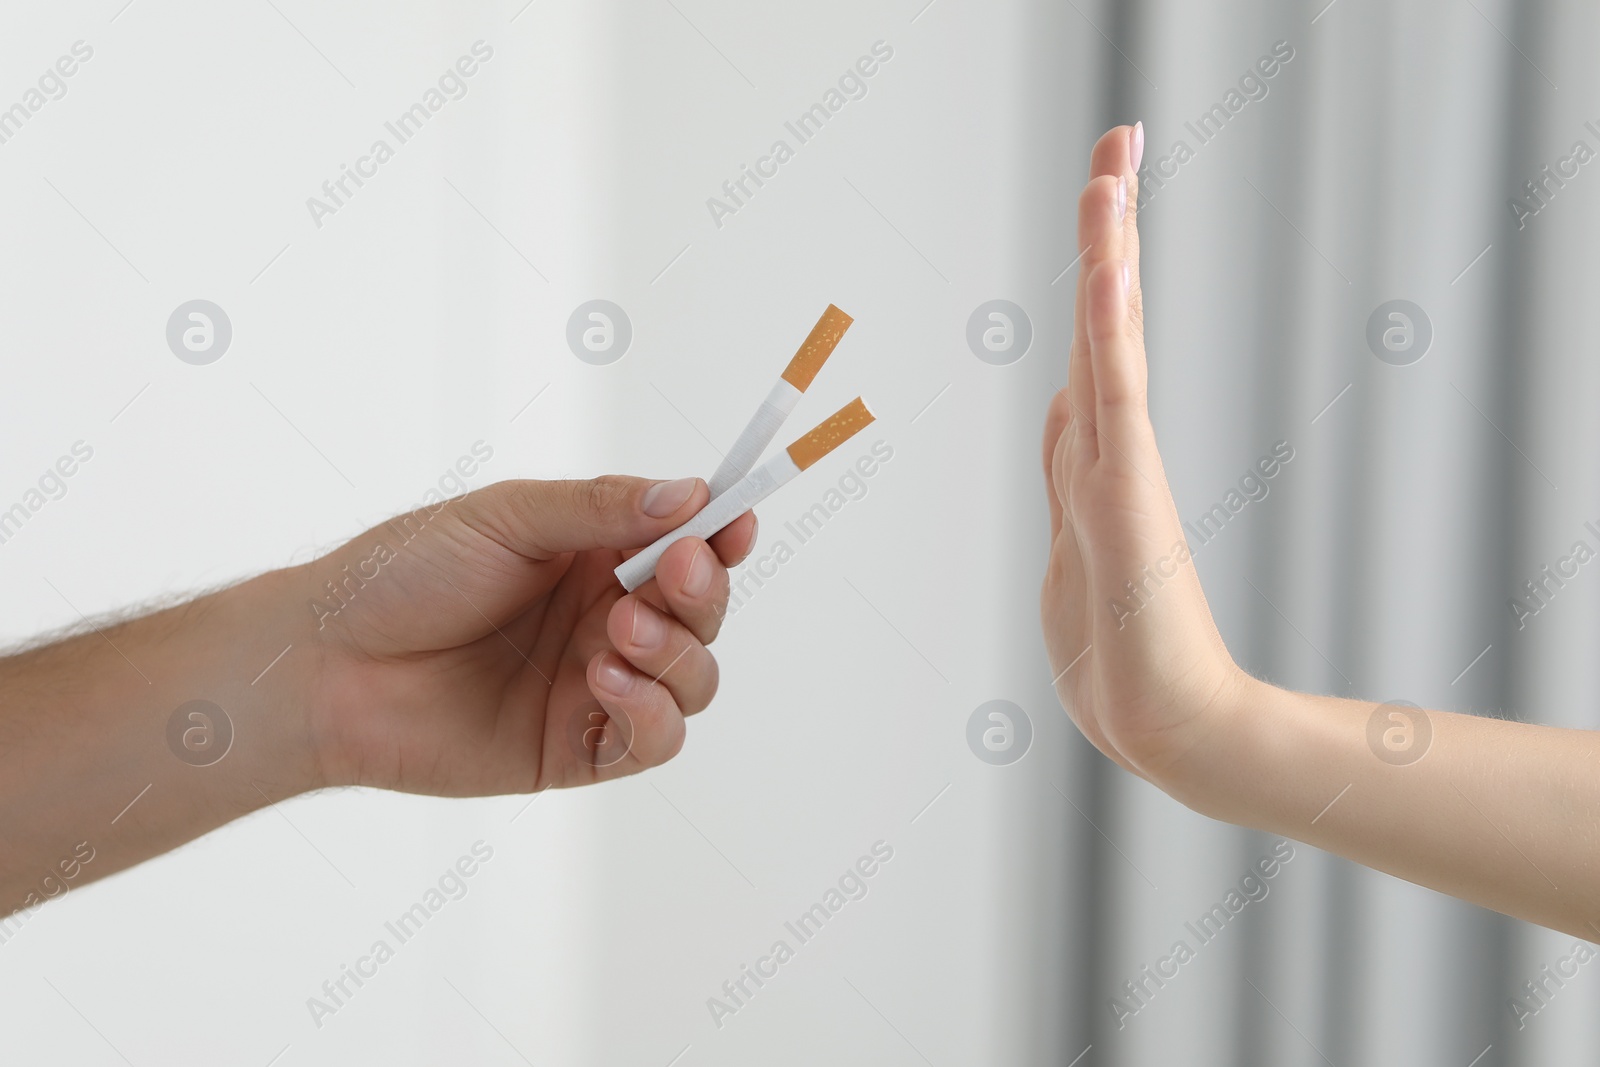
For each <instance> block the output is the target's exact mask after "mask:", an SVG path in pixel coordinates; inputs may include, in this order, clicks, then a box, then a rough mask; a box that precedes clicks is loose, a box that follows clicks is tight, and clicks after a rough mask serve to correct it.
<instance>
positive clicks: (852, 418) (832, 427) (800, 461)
mask: <svg viewBox="0 0 1600 1067" xmlns="http://www.w3.org/2000/svg"><path fill="white" fill-rule="evenodd" d="M834 310H837V309H834ZM840 314H843V312H840ZM875 418H877V416H875V415H873V413H872V409H871V408H869V407H867V402H866V401H865V400H862V399H861V398H860V397H859V396H858V397H856V398H855V399H854V400H852V401H850V403H848V404H846V405H845V406H844V407H842V408H840V409H839V410H838V411H836V412H834V413H833V414H832V415H830V416H828V417H827V418H826V419H824V420H823V421H822V423H821V424H819V425H818V426H817V428H816V429H814V430H812V431H811V432H810V433H808V434H806V435H805V436H804V437H802V438H800V439H799V440H798V441H796V442H795V443H794V444H792V445H790V446H789V449H788V451H789V458H790V459H792V460H794V465H795V466H796V467H799V468H800V469H801V470H805V469H806V468H807V467H809V466H811V465H812V464H813V463H815V462H816V461H817V460H819V459H821V458H822V457H823V456H826V455H827V454H828V453H829V452H832V451H833V450H834V449H836V448H838V447H839V446H840V445H842V444H844V443H845V442H846V441H848V440H850V438H852V437H854V436H855V435H856V434H858V433H860V432H861V431H862V430H864V429H866V428H867V427H868V426H870V425H872V423H873V420H874V419H875Z"/></svg>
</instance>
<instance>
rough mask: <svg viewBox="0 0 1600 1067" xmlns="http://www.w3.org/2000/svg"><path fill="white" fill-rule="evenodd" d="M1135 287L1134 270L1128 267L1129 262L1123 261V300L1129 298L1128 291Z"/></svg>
mask: <svg viewBox="0 0 1600 1067" xmlns="http://www.w3.org/2000/svg"><path fill="white" fill-rule="evenodd" d="M1132 287H1133V270H1132V269H1131V268H1130V267H1129V266H1128V261H1127V260H1123V261H1122V298H1123V299H1124V300H1126V299H1127V298H1128V291H1129V290H1130V289H1131V288H1132Z"/></svg>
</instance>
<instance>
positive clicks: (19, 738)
mask: <svg viewBox="0 0 1600 1067" xmlns="http://www.w3.org/2000/svg"><path fill="white" fill-rule="evenodd" d="M709 495H710V494H709V492H708V490H707V489H706V485H705V483H704V482H703V481H701V480H699V479H681V480H678V481H674V482H659V483H657V482H650V481H647V480H645V479H640V478H624V477H616V476H613V477H605V478H600V479H595V480H592V481H569V482H537V481H513V482H501V483H499V484H496V485H492V486H489V487H487V488H485V489H481V490H478V491H476V492H473V493H469V494H467V495H466V496H463V497H459V498H456V499H455V500H453V501H450V502H449V503H448V504H445V505H443V506H442V507H439V508H438V510H437V512H430V511H427V510H425V511H422V512H417V513H412V515H411V516H410V517H409V518H410V521H409V523H405V522H402V520H404V519H406V518H407V517H406V516H401V517H399V518H397V519H396V520H394V521H391V522H390V523H386V524H384V525H382V526H378V527H375V528H374V529H372V530H369V531H367V532H366V533H364V534H362V535H360V536H358V537H356V538H354V539H353V540H351V541H350V542H349V543H348V544H346V545H344V546H343V547H341V548H339V549H336V550H335V551H333V552H331V553H329V554H328V555H326V556H324V557H322V558H321V559H317V560H315V561H313V562H311V563H308V564H306V565H304V566H301V567H293V568H288V569H285V570H280V571H273V572H270V573H268V574H265V575H262V576H260V577H258V578H254V579H252V580H250V581H247V582H243V583H241V584H239V585H236V586H233V587H231V588H229V589H225V590H223V591H221V592H217V593H213V594H210V595H208V596H204V597H200V598H198V599H196V600H193V601H191V602H189V603H186V604H183V605H181V606H179V607H175V608H171V609H168V610H166V611H161V612H157V613H155V614H152V615H148V616H145V617H143V618H139V619H134V620H131V621H127V622H122V623H118V624H114V625H105V624H101V625H98V626H96V627H95V628H94V629H88V628H87V627H86V628H85V632H83V633H81V634H79V635H78V636H74V637H70V638H67V639H65V640H62V641H58V642H56V643H54V644H50V645H46V646H44V647H41V648H37V649H34V650H31V651H27V652H23V653H20V654H17V655H12V656H8V657H6V658H4V659H0V812H3V813H4V818H3V821H0V842H3V847H0V916H4V915H6V914H8V913H12V912H17V911H19V910H24V909H29V908H32V907H33V906H34V905H36V904H39V903H42V902H43V901H46V900H48V899H49V898H50V897H52V896H56V895H59V893H60V892H63V891H65V890H67V889H71V888H75V887H77V886H80V885H83V884H86V883H87V882H89V881H93V880H95V879H97V878H102V877H104V876H106V875H108V874H111V873H113V872H115V871H118V870H121V869H123V868H125V867H128V866H130V865H132V864H134V863H137V862H139V861H141V860H144V859H147V858H149V857H151V856H154V855H156V854H158V853H161V852H165V851H167V850H168V849H171V848H174V847H176V846H177V845H180V844H182V843H183V842H185V841H188V840H190V839H192V838H195V837H198V836H199V835H201V834H204V833H206V832H207V831H209V830H212V829H215V828H216V827H218V826H221V825H223V824H224V823H227V822H229V821H231V820H233V819H235V818H238V817H239V816H241V815H244V814H246V813H248V812H251V811H254V810H257V809H259V808H262V807H264V806H266V805H268V804H270V803H276V802H277V801H280V800H283V799H285V798H287V797H290V796H294V795H296V794H300V793H304V792H308V791H310V790H315V789H321V788H325V787H329V786H340V785H365V786H375V787H379V788H383V789H397V790H404V791H406V792H412V793H427V794H433V795H439V796H485V795H499V794H510V793H536V792H539V791H541V790H544V789H548V788H551V787H557V788H559V787H565V786H576V785H587V784H591V783H594V782H599V781H605V780H607V779H611V778H616V777H619V776H621V775H626V774H633V773H636V772H638V771H641V770H643V769H645V768H647V767H652V766H656V765H658V764H660V763H663V762H665V761H666V760H668V759H670V758H672V756H674V755H675V754H676V753H677V752H678V751H679V749H680V748H681V747H682V745H683V743H684V736H685V729H686V727H685V717H686V716H689V715H692V714H694V713H695V712H698V711H700V710H702V709H703V708H705V707H706V705H707V704H709V703H710V701H711V698H712V696H713V694H714V693H715V692H716V688H717V664H716V661H715V659H713V657H712V655H711V653H710V651H709V650H708V649H707V645H709V644H710V643H711V641H712V640H713V639H714V638H715V637H716V635H717V631H718V629H719V627H720V625H721V622H722V618H723V615H724V613H725V611H726V606H727V598H728V571H727V568H728V567H729V566H730V565H732V564H734V563H737V562H738V561H739V560H741V559H743V558H744V556H745V554H746V553H748V552H749V550H750V548H751V546H752V545H753V544H754V542H755V536H756V521H755V516H754V515H752V514H749V513H747V514H745V515H743V516H741V517H740V518H738V519H736V520H735V521H734V522H733V523H731V524H730V525H729V526H727V527H726V528H724V529H723V530H722V531H720V532H719V533H717V534H716V535H714V536H713V537H712V538H711V539H710V541H709V543H708V542H706V541H701V540H698V539H685V540H683V541H680V542H677V543H675V544H674V545H673V546H672V547H671V548H670V549H669V550H668V551H667V553H666V555H665V556H663V557H662V560H661V563H660V565H659V567H658V568H657V574H656V578H655V579H654V580H652V581H651V582H649V583H647V584H646V585H644V586H643V587H641V588H640V589H639V590H638V592H637V593H635V594H624V592H623V590H622V587H621V585H620V584H618V582H617V580H616V578H615V576H614V575H613V574H612V573H611V572H612V568H614V567H616V566H617V564H618V563H620V562H621V561H622V559H623V556H624V554H625V553H626V552H628V551H629V550H636V549H638V548H640V547H643V546H644V545H647V544H649V543H650V542H652V541H654V540H655V539H656V538H657V537H659V536H660V535H662V534H664V533H666V532H668V531H670V530H672V529H674V528H675V527H677V526H679V525H681V524H682V523H683V522H685V521H686V520H687V519H688V518H689V517H690V516H692V515H693V514H694V513H695V512H696V511H698V510H699V509H700V508H701V507H703V506H704V505H705V503H706V501H707V500H708V498H709ZM380 544H381V545H384V546H386V547H387V549H388V550H389V551H388V553H387V557H386V558H385V559H384V560H383V561H382V562H381V563H380V562H378V561H377V560H376V559H375V554H376V553H375V546H378V545H380ZM347 567H348V568H349V570H346V569H345V568H347ZM352 573H354V574H355V575H356V579H359V581H357V580H354V579H351V578H350V575H351V574H352ZM365 576H371V577H370V579H368V578H367V577H365ZM328 582H334V583H335V585H336V587H339V588H341V589H342V590H343V592H342V593H341V595H340V597H339V598H335V596H334V595H333V594H332V593H330V591H329V587H328V585H327V583H328ZM341 602H343V604H344V606H342V607H340V604H341ZM314 603H320V604H322V605H323V608H322V609H321V610H318V609H317V608H314V607H313V604H314ZM329 605H332V607H335V608H338V609H339V610H338V611H337V613H333V612H331V611H330V610H329V608H328V606H329ZM285 649H287V651H284V650H285ZM280 653H282V656H281V658H278V659H275V657H279V655H280ZM269 665H270V666H269ZM263 672H264V673H263ZM193 700H206V701H210V702H212V703H214V704H215V705H216V706H218V707H220V708H222V709H223V710H224V712H225V713H226V714H227V716H228V719H229V721H231V723H232V725H233V734H234V736H233V740H232V745H231V747H230V748H228V749H227V750H226V753H225V754H224V755H222V757H221V758H220V759H218V760H216V761H215V762H212V763H209V765H205V766H197V765H195V764H196V763H197V762H204V761H205V760H207V759H209V755H208V754H206V753H205V752H204V750H203V749H202V751H201V753H200V754H198V755H197V754H196V753H194V752H193V751H191V750H190V749H187V748H185V747H184V745H185V743H186V742H180V744H179V745H178V748H179V749H180V750H182V751H183V752H184V753H185V754H186V755H187V756H188V757H189V758H188V759H187V760H186V759H185V758H183V757H181V756H180V755H179V754H177V752H175V750H174V748H173V746H172V744H171V743H170V742H169V739H168V724H169V720H170V719H171V718H172V716H173V713H174V711H175V710H176V709H178V708H179V707H180V706H181V705H184V704H186V703H188V702H189V701H193ZM183 725H185V726H188V725H192V724H188V723H185V724H183ZM203 729H204V728H203V726H200V725H194V729H193V730H190V731H189V732H188V733H187V737H188V738H189V739H191V740H198V741H203V740H204V738H203V736H201V735H200V734H198V733H196V732H195V731H196V730H203ZM184 735H185V732H184V730H182V729H180V736H184ZM211 754H215V750H213V752H212V753H211ZM19 918H20V917H19ZM15 929H16V927H15V924H12V925H9V926H7V925H0V935H10V934H12V933H14V932H15ZM0 939H3V937H0Z"/></svg>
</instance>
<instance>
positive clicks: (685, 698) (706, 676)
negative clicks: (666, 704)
mask: <svg viewBox="0 0 1600 1067" xmlns="http://www.w3.org/2000/svg"><path fill="white" fill-rule="evenodd" d="M606 636H607V637H609V638H610V639H611V643H612V645H613V646H615V647H616V649H617V651H618V652H621V653H622V656H623V658H624V659H626V660H627V661H628V663H629V665H630V666H632V667H634V668H635V669H636V670H638V671H639V672H640V673H641V674H643V675H645V676H646V677H647V678H649V679H650V680H651V681H653V682H655V683H657V684H658V685H663V686H665V687H666V689H667V692H669V693H671V694H672V699H673V702H674V703H675V704H676V705H677V707H678V710H679V711H681V712H682V713H683V714H685V715H693V714H694V713H695V712H697V711H701V710H703V709H704V708H705V707H706V705H707V704H710V703H711V698H712V697H713V696H715V695H716V692H717V661H716V658H715V657H714V656H712V655H711V652H710V651H709V650H708V649H707V648H706V646H705V645H703V644H701V643H700V641H699V639H698V638H696V637H695V635H694V634H692V633H690V632H689V630H688V628H687V627H685V626H684V625H683V624H682V623H681V622H679V621H678V620H677V619H674V618H672V617H671V616H670V615H667V614H666V613H665V612H662V611H660V610H658V609H656V608H654V607H652V606H651V605H649V604H648V603H646V602H645V601H644V600H643V599H641V598H639V597H636V596H625V597H623V598H622V599H621V600H619V601H617V603H616V604H615V606H613V607H612V609H611V614H610V615H609V616H608V617H607V619H606Z"/></svg>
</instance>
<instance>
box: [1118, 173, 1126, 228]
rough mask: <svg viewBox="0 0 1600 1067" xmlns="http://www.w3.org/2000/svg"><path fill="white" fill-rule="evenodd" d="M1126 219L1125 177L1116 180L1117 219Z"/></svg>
mask: <svg viewBox="0 0 1600 1067" xmlns="http://www.w3.org/2000/svg"><path fill="white" fill-rule="evenodd" d="M1127 217H1128V178H1127V176H1126V175H1124V176H1122V177H1121V178H1118V179H1117V218H1119V219H1122V218H1127Z"/></svg>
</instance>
